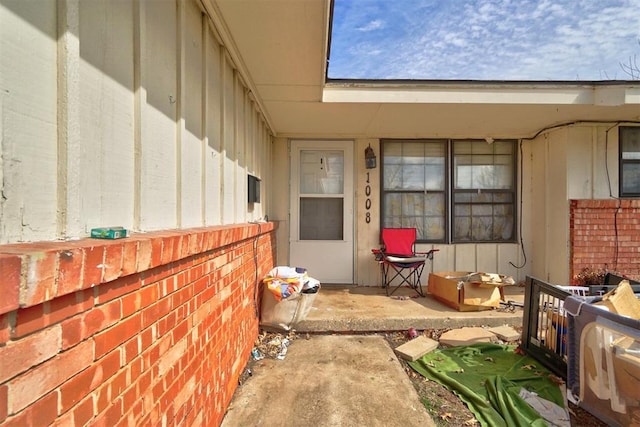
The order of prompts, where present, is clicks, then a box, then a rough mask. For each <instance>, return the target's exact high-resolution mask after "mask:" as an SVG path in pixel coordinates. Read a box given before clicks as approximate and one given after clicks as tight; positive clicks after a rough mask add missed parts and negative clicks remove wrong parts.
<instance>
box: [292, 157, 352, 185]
mask: <svg viewBox="0 0 640 427" xmlns="http://www.w3.org/2000/svg"><path fill="white" fill-rule="evenodd" d="M343 192H344V153H343V152H342V151H325V150H303V151H301V152H300V193H301V194H342V193H343Z"/></svg>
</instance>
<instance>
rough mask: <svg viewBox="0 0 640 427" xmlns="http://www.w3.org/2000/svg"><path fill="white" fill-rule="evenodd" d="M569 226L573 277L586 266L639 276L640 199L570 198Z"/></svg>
mask: <svg viewBox="0 0 640 427" xmlns="http://www.w3.org/2000/svg"><path fill="white" fill-rule="evenodd" d="M569 227H570V240H571V242H570V244H571V260H570V262H571V277H572V278H573V277H574V276H575V275H576V274H577V273H579V272H580V271H581V270H582V269H583V268H585V267H590V268H593V269H601V268H608V270H610V271H617V272H619V273H621V274H624V275H626V276H628V277H630V278H632V279H639V278H640V200H635V199H634V200H631V199H622V200H571V205H570V221H569ZM572 280H573V279H572Z"/></svg>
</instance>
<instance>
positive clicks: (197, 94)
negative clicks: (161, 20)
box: [179, 2, 203, 228]
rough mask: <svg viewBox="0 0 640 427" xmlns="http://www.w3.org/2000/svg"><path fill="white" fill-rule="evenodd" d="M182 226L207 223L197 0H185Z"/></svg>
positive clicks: (200, 49)
mask: <svg viewBox="0 0 640 427" xmlns="http://www.w3.org/2000/svg"><path fill="white" fill-rule="evenodd" d="M180 4H181V5H182V7H181V10H182V17H181V18H182V35H181V42H182V47H181V52H182V55H181V56H182V61H181V64H180V66H181V69H182V72H181V78H180V84H181V85H182V88H181V89H182V90H181V106H182V108H181V111H182V119H181V121H180V123H181V126H180V133H181V138H180V149H181V155H180V172H179V173H180V176H181V179H180V195H181V197H180V202H181V206H180V218H181V224H180V226H181V227H183V228H189V227H197V226H201V225H202V224H203V212H202V205H203V200H202V175H203V170H202V144H203V135H202V90H203V87H202V61H203V58H202V19H201V12H200V9H198V7H197V6H196V5H195V3H193V2H181V3H180Z"/></svg>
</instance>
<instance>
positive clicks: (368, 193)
mask: <svg viewBox="0 0 640 427" xmlns="http://www.w3.org/2000/svg"><path fill="white" fill-rule="evenodd" d="M364 194H365V196H367V199H366V200H365V201H364V207H365V209H366V211H367V212H366V214H365V217H364V219H365V221H366V222H367V224H369V223H370V222H371V212H370V211H371V197H370V196H371V185H370V181H369V172H367V185H365V187H364Z"/></svg>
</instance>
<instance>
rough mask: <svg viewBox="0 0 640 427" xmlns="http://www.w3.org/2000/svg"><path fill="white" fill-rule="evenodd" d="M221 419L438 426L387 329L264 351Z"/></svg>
mask: <svg viewBox="0 0 640 427" xmlns="http://www.w3.org/2000/svg"><path fill="white" fill-rule="evenodd" d="M252 372H253V376H252V377H251V378H249V380H248V381H247V382H245V383H244V384H243V385H242V386H240V387H239V389H238V391H237V392H236V395H235V396H234V398H233V401H232V402H231V405H230V407H229V411H228V412H227V415H226V416H225V419H224V421H223V423H222V425H223V426H225V427H236V426H269V427H271V426H283V427H284V426H291V427H302V426H309V427H313V426H318V427H329V426H341V427H347V426H368V427H375V426H380V427H393V426H398V427H411V426H416V427H417V426H423V427H424V426H426V427H428V426H433V425H434V423H433V421H432V419H431V417H430V416H429V414H428V413H427V410H426V409H425V407H424V406H423V405H422V403H420V401H419V399H418V394H417V392H416V391H415V389H414V388H413V385H412V384H411V381H410V380H409V378H408V377H407V375H406V374H405V373H404V372H403V370H402V367H401V365H400V363H399V362H398V360H397V359H396V357H395V355H394V353H393V351H392V350H391V348H390V347H389V345H387V343H386V341H385V339H384V338H383V337H382V336H374V335H368V336H365V335H361V336H357V335H313V336H310V338H309V339H308V340H307V339H304V338H298V339H296V340H294V341H293V342H292V344H291V345H290V348H289V351H288V352H287V356H286V358H285V359H284V360H276V359H263V360H261V361H259V362H257V363H256V364H254V366H253V369H252Z"/></svg>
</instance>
